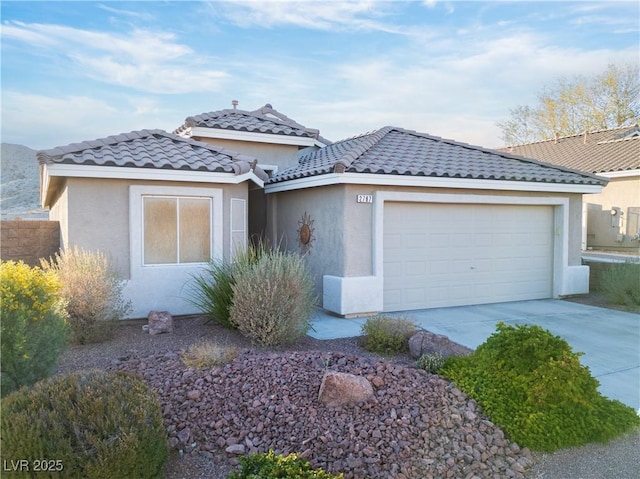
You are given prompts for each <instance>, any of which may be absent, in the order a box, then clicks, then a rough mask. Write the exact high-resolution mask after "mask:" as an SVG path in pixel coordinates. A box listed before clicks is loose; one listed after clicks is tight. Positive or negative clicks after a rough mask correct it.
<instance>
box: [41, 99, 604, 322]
mask: <svg viewBox="0 0 640 479" xmlns="http://www.w3.org/2000/svg"><path fill="white" fill-rule="evenodd" d="M235 106H236V105H234V108H233V109H229V110H221V111H219V112H212V113H207V114H202V115H198V116H194V117H189V118H187V120H186V121H185V123H184V124H183V125H182V126H181V127H179V128H178V129H177V130H176V132H175V133H176V134H170V133H166V132H163V131H159V130H151V131H146V130H145V131H141V132H132V133H129V134H124V135H118V136H114V137H109V138H106V139H103V140H96V141H90V142H83V143H80V144H74V145H69V146H67V147H61V148H54V149H53V150H47V151H43V152H40V153H39V154H38V159H39V161H40V164H41V184H42V202H43V205H44V206H46V207H49V208H50V212H51V213H50V214H51V219H56V220H58V221H60V224H61V230H62V244H63V247H64V246H68V245H78V246H81V247H83V248H85V249H92V250H101V251H105V252H107V253H108V254H109V255H111V256H112V257H113V258H114V259H115V260H116V262H117V264H118V265H119V267H120V268H121V270H122V271H123V272H124V273H125V278H126V280H127V286H126V290H125V291H126V293H127V295H128V297H129V298H130V299H132V301H133V303H134V312H133V313H132V317H144V316H146V315H147V313H148V311H149V310H152V309H156V310H157V309H166V310H169V311H170V312H172V313H173V314H187V313H192V312H195V311H194V310H193V308H192V306H191V305H189V304H188V302H186V301H185V300H184V290H185V285H186V284H187V283H188V282H189V280H190V278H191V276H192V275H193V274H194V273H197V272H198V271H200V268H202V267H203V266H204V265H205V263H206V260H207V259H208V257H209V256H211V257H213V258H227V259H228V258H232V257H233V252H234V248H235V247H238V246H239V247H242V246H244V245H245V244H246V243H247V241H248V240H249V237H250V235H251V234H257V235H261V236H263V237H266V238H268V239H269V240H270V241H271V243H272V244H277V245H280V247H283V248H286V249H289V250H292V251H298V252H300V253H302V254H305V257H306V260H307V262H308V264H309V267H310V270H311V272H312V274H313V276H314V278H315V282H316V286H317V292H318V294H319V296H320V297H321V298H322V304H321V306H322V307H323V308H325V309H326V310H328V311H331V312H334V313H336V314H338V315H343V316H350V315H359V314H365V313H370V312H379V311H397V310H410V309H422V308H430V307H440V306H453V305H462V304H479V303H489V302H502V301H513V300H524V299H537V298H551V297H561V296H565V295H571V294H579V293H586V292H587V291H588V283H589V268H588V267H587V266H582V265H581V259H580V252H581V250H580V240H581V216H582V195H583V194H597V193H600V192H601V191H602V188H603V186H604V185H606V183H607V180H606V179H604V178H600V177H598V176H595V175H593V174H590V173H583V172H579V171H574V170H570V169H567V168H564V167H559V166H554V165H549V164H545V163H541V162H539V161H536V160H531V159H527V158H524V157H521V156H516V155H513V154H511V153H508V152H499V151H495V150H490V149H486V148H481V147H476V146H470V145H467V144H464V143H459V142H455V141H452V140H445V139H441V138H438V137H434V136H431V135H427V134H424V133H418V132H415V131H409V130H405V129H402V128H397V127H384V128H381V129H380V130H377V131H375V132H372V133H368V134H364V135H360V136H356V137H353V138H349V139H346V140H343V141H339V142H336V143H331V142H330V141H328V140H326V139H324V138H322V137H321V136H320V135H319V132H318V131H317V130H312V129H308V128H306V127H304V126H302V125H300V124H299V123H296V122H294V121H293V120H291V119H290V118H288V117H286V116H285V115H282V114H280V113H279V112H277V111H276V110H274V109H273V108H272V107H271V106H270V105H265V107H263V108H261V109H258V110H255V111H243V110H238V109H237V108H235ZM256 212H258V213H259V214H258V216H259V218H258V220H255V219H254V220H253V221H252V219H251V218H252V215H255V213H256ZM250 224H252V225H253V226H251V227H250V226H249V225H250Z"/></svg>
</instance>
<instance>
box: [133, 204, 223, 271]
mask: <svg viewBox="0 0 640 479" xmlns="http://www.w3.org/2000/svg"><path fill="white" fill-rule="evenodd" d="M143 210H144V214H143V218H144V225H143V227H144V240H143V242H144V246H143V247H144V264H147V265H152V264H180V263H206V262H207V261H209V259H210V257H211V199H209V198H189V197H166V196H145V197H144V198H143Z"/></svg>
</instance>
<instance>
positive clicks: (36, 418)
mask: <svg viewBox="0 0 640 479" xmlns="http://www.w3.org/2000/svg"><path fill="white" fill-rule="evenodd" d="M0 424H1V429H0V433H1V438H0V440H1V443H2V453H1V454H2V460H3V464H4V463H5V462H4V461H7V462H8V463H10V461H11V460H13V461H17V460H19V459H23V460H27V461H29V463H30V464H34V461H35V460H42V459H43V458H46V459H55V460H56V461H60V462H59V464H61V465H62V467H63V470H62V473H61V472H54V473H53V474H51V475H50V476H49V475H47V474H46V473H42V474H40V473H39V474H38V476H37V477H61V475H62V476H64V477H69V478H88V479H90V478H96V479H97V478H105V477H139V478H152V477H158V476H159V475H160V472H161V469H162V466H163V465H164V463H165V461H166V459H167V455H168V454H167V442H166V430H165V429H164V425H163V423H162V413H161V410H160V404H159V402H158V401H157V398H156V396H155V394H154V393H153V391H152V390H151V389H150V388H149V387H148V386H147V385H146V384H145V383H144V382H143V381H142V380H141V379H138V378H135V377H133V376H128V375H126V374H123V373H108V372H105V371H97V370H96V371H83V372H80V373H75V374H71V375H68V376H57V377H55V378H51V379H49V380H45V381H41V382H39V383H37V384H36V385H34V386H33V388H31V389H27V388H22V389H20V390H19V391H16V392H14V393H12V394H11V395H9V396H7V397H6V398H5V399H3V401H2V419H1V423H0ZM29 474H30V472H25V473H24V474H23V475H21V474H19V473H17V474H15V475H12V476H11V477H32V476H30V475H29Z"/></svg>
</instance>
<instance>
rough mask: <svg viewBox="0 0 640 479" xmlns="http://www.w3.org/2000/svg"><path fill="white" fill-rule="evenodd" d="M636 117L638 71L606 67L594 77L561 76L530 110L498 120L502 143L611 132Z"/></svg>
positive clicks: (639, 104)
mask: <svg viewBox="0 0 640 479" xmlns="http://www.w3.org/2000/svg"><path fill="white" fill-rule="evenodd" d="M639 119H640V78H639V76H638V67H637V66H632V65H628V66H625V67H621V66H617V65H613V64H611V65H609V66H608V68H607V69H606V70H605V71H604V72H603V73H601V74H599V75H595V76H593V77H584V76H577V77H574V78H573V79H568V78H564V77H562V78H559V79H558V80H556V83H555V84H554V85H552V86H546V87H544V88H543V90H542V91H541V92H540V93H539V94H538V102H537V104H536V105H534V106H522V105H521V106H516V107H515V108H513V109H511V110H510V118H509V119H507V120H505V121H499V122H498V123H497V125H498V127H500V129H501V130H502V139H503V141H504V142H505V144H506V145H516V144H522V143H530V142H533V141H541V140H547V139H550V138H553V137H554V136H555V135H560V136H570V135H577V134H580V133H582V132H584V131H594V130H603V129H607V128H615V127H619V126H624V125H625V124H631V123H634V122H637V121H638V120H639Z"/></svg>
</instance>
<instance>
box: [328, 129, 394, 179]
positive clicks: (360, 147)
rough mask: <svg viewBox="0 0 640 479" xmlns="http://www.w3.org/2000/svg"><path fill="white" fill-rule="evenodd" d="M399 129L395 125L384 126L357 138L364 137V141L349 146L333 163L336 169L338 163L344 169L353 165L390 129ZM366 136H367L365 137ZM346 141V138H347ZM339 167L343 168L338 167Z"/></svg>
mask: <svg viewBox="0 0 640 479" xmlns="http://www.w3.org/2000/svg"><path fill="white" fill-rule="evenodd" d="M394 129H397V128H395V127H393V126H384V127H382V128H380V129H378V130H374V131H372V132H370V133H365V134H363V135H362V136H360V137H354V138H353V139H357V138H364V139H363V141H362V143H359V144H357V145H354V146H352V147H351V148H349V149H348V150H347V151H346V152H345V153H344V154H343V155H342V156H341V157H340V159H339V160H338V161H336V162H335V163H334V164H333V167H334V169H335V168H336V166H337V165H342V167H344V169H345V170H346V169H347V168H349V167H351V165H352V164H353V162H354V161H355V160H357V159H358V157H360V156H361V155H363V154H364V153H365V152H366V151H368V150H370V149H371V147H373V145H375V144H377V143H378V142H379V141H380V140H382V138H384V137H385V136H386V135H387V134H388V133H389V132H390V131H392V130H394ZM365 137H366V138H365ZM345 141H346V140H345ZM338 169H341V168H340V167H338Z"/></svg>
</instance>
